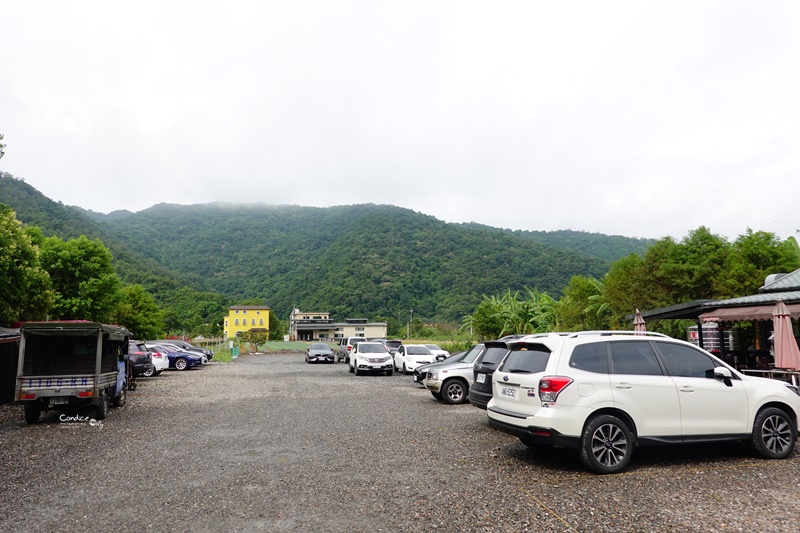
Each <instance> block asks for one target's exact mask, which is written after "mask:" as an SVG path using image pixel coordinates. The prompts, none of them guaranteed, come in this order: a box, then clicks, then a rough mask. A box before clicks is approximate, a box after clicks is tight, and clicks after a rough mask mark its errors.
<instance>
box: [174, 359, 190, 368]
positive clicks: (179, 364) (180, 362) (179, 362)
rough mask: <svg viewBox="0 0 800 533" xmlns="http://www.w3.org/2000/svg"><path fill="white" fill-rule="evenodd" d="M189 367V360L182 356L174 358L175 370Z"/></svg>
mask: <svg viewBox="0 0 800 533" xmlns="http://www.w3.org/2000/svg"><path fill="white" fill-rule="evenodd" d="M188 368H189V361H187V360H186V359H185V358H183V357H178V358H177V359H175V370H187V369H188Z"/></svg>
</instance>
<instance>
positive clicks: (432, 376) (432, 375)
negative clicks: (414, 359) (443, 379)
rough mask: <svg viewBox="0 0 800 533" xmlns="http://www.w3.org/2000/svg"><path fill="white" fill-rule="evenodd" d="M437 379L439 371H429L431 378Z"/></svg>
mask: <svg viewBox="0 0 800 533" xmlns="http://www.w3.org/2000/svg"><path fill="white" fill-rule="evenodd" d="M438 379H439V372H431V380H432V381H436V380H438Z"/></svg>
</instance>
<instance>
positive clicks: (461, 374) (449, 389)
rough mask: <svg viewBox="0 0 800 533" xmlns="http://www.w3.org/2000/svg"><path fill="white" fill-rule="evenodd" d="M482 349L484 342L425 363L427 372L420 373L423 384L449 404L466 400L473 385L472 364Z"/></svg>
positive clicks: (439, 398) (435, 395) (438, 398)
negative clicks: (458, 352) (429, 363)
mask: <svg viewBox="0 0 800 533" xmlns="http://www.w3.org/2000/svg"><path fill="white" fill-rule="evenodd" d="M482 351H483V344H476V345H475V346H473V347H472V348H470V349H469V350H467V351H466V352H464V353H463V354H458V355H455V356H452V357H450V358H448V359H445V360H444V361H442V362H441V363H434V364H432V365H425V366H426V367H427V368H426V369H425V373H424V375H420V379H421V381H422V384H423V385H424V386H425V388H427V389H428V390H429V391H431V394H433V397H434V398H436V399H437V400H441V401H443V402H445V403H449V404H457V403H464V402H466V401H467V400H468V399H469V388H470V387H471V386H472V376H473V371H472V364H473V363H474V362H475V358H477V357H478V355H479V354H480V353H481V352H482Z"/></svg>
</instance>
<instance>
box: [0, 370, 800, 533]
mask: <svg viewBox="0 0 800 533" xmlns="http://www.w3.org/2000/svg"><path fill="white" fill-rule="evenodd" d="M139 383H140V386H139V388H138V389H137V390H136V391H133V392H131V393H130V394H129V397H128V403H127V405H126V406H124V407H122V408H118V409H113V410H112V411H111V412H110V414H109V416H108V418H107V419H106V420H104V421H103V422H102V427H101V426H98V425H94V426H92V425H89V423H88V422H60V421H59V413H56V412H51V413H49V414H47V415H46V417H43V421H42V422H40V423H39V424H36V425H33V426H28V425H26V424H25V423H24V421H23V414H22V410H21V409H20V407H19V406H15V405H10V406H9V405H7V406H0V446H2V456H0V474H2V478H3V480H2V486H1V487H0V531H31V532H40V531H92V532H94V531H104V530H117V531H137V532H138V531H189V530H191V531H298V530H302V531H348V532H352V531H420V530H439V531H492V532H495V531H664V530H675V531H707V530H711V529H716V530H724V531H727V530H731V531H795V532H796V531H797V530H798V527H799V525H800V449H798V448H796V449H795V451H794V453H793V455H792V456H791V458H790V459H788V460H784V461H764V460H760V459H756V458H754V457H753V456H751V455H750V454H749V452H748V451H747V449H746V448H745V447H744V446H742V445H739V444H726V445H719V444H717V445H714V446H691V447H673V448H657V449H643V450H637V452H636V454H635V455H634V458H633V462H632V464H631V469H630V470H629V471H628V472H626V473H624V474H620V475H613V476H595V475H593V474H590V473H589V472H587V471H586V470H584V469H583V468H582V467H581V465H580V463H579V461H578V458H577V454H576V453H575V452H572V451H568V450H563V449H543V450H537V451H532V450H528V449H527V448H526V447H525V446H523V445H522V444H521V443H519V441H518V440H516V439H515V438H513V437H511V436H509V435H505V434H503V433H500V432H497V431H494V430H492V429H491V428H490V427H489V425H488V423H487V419H486V413H485V412H484V411H481V410H479V409H476V408H474V407H472V406H471V405H469V404H466V405H457V406H448V405H444V404H441V403H439V402H437V401H435V400H434V399H433V398H432V397H431V395H430V393H428V392H427V391H425V390H424V389H421V388H418V387H416V386H414V385H413V384H412V383H411V378H410V377H409V376H402V375H398V374H395V375H394V376H391V377H386V376H363V377H362V376H358V377H356V376H353V375H352V374H350V373H349V372H348V371H347V367H346V366H345V365H343V364H336V365H307V364H305V363H304V362H303V357H302V355H288V354H287V355H249V356H244V357H240V358H239V360H238V361H237V362H235V363H211V364H209V365H207V366H206V367H204V368H202V369H198V370H192V371H189V372H164V373H162V374H161V375H160V376H158V377H155V378H151V379H145V380H139Z"/></svg>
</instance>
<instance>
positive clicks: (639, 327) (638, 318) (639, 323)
mask: <svg viewBox="0 0 800 533" xmlns="http://www.w3.org/2000/svg"><path fill="white" fill-rule="evenodd" d="M633 331H647V326H646V325H645V323H644V318H642V313H640V312H639V310H638V309H637V310H636V315H634V317H633Z"/></svg>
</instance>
